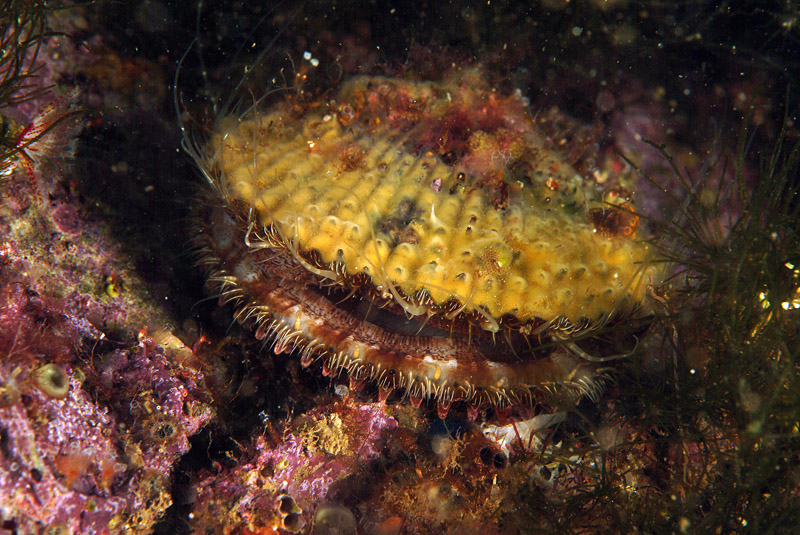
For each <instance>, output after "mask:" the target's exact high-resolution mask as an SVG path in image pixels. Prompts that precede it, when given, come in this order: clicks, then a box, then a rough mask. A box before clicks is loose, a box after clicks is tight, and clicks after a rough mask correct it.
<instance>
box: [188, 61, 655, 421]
mask: <svg viewBox="0 0 800 535" xmlns="http://www.w3.org/2000/svg"><path fill="white" fill-rule="evenodd" d="M479 79H480V77H479V76H478V75H477V74H476V72H475V71H473V70H469V69H468V70H464V71H458V72H456V73H455V74H452V75H450V76H449V77H447V78H445V79H443V80H439V81H409V80H397V79H392V78H387V77H376V76H362V77H356V78H352V79H350V80H348V81H346V82H344V83H343V84H342V85H341V87H340V88H339V90H338V93H337V94H336V95H335V97H334V98H333V99H330V100H327V101H320V102H315V103H312V104H309V105H307V106H306V108H305V109H304V110H302V111H300V112H299V113H298V110H297V109H296V108H293V107H292V106H291V105H289V104H283V105H281V104H279V105H277V106H275V107H273V108H271V109H268V110H266V111H263V112H262V111H261V110H258V109H256V108H254V109H253V110H251V111H250V112H249V113H247V114H245V115H244V116H241V117H233V118H223V119H222V120H220V121H219V125H218V129H217V130H216V132H215V133H214V134H213V135H212V137H211V139H210V140H209V142H208V144H207V146H206V148H205V154H204V156H203V157H200V158H199V163H200V164H201V166H202V168H203V171H204V174H205V175H206V176H207V177H209V178H210V180H211V182H212V185H213V187H214V192H215V195H216V196H217V198H218V199H220V200H221V201H222V204H219V203H218V202H217V203H213V202H208V199H207V200H206V202H204V207H203V208H200V209H199V210H198V213H197V218H198V228H199V231H200V232H199V238H198V244H199V246H200V249H201V251H202V253H201V256H202V263H203V264H204V265H205V266H206V267H207V268H208V269H209V272H210V274H211V281H212V282H213V283H215V284H216V285H217V286H218V287H219V288H220V292H221V296H222V297H223V298H224V299H225V300H229V301H237V302H238V304H239V306H240V308H239V312H238V314H237V317H238V318H239V319H240V320H242V321H243V322H246V323H248V322H252V323H253V324H254V327H255V329H256V337H257V338H259V339H264V338H267V337H271V338H272V339H273V340H274V346H273V348H274V350H275V352H276V353H282V352H284V351H287V350H290V349H293V348H298V349H299V350H300V351H301V353H302V355H301V358H302V360H301V362H302V363H303V364H304V365H306V366H307V365H309V364H311V362H313V361H314V360H315V359H317V358H319V359H321V360H322V361H323V373H325V374H326V375H332V374H338V373H340V372H342V371H345V372H347V373H348V374H349V376H350V380H351V384H353V385H354V386H360V385H361V384H363V382H364V380H365V379H372V380H375V381H377V382H378V384H379V387H380V388H381V393H380V396H381V398H382V399H385V397H386V396H388V395H389V393H390V392H391V391H392V390H394V389H397V388H399V389H403V390H405V395H407V396H408V397H409V398H410V400H411V402H412V404H414V405H415V406H416V405H419V404H420V403H421V400H422V399H423V398H425V397H429V396H436V397H437V398H438V403H439V407H438V408H439V412H440V414H446V413H447V411H448V409H449V407H450V405H451V403H452V402H453V401H455V400H459V399H463V400H466V401H467V402H468V405H469V406H470V407H472V408H473V409H474V408H476V407H479V406H480V405H482V404H484V403H490V404H493V405H496V406H504V405H508V404H512V403H516V402H529V401H530V400H531V399H532V398H534V397H537V396H539V397H545V398H546V397H549V396H550V395H552V394H553V393H556V392H566V393H567V394H569V395H572V394H578V395H580V394H586V393H588V394H595V393H596V391H597V386H596V381H595V377H596V373H597V370H598V368H599V367H600V365H601V364H602V363H603V362H605V361H607V360H609V359H612V358H615V357H616V356H618V355H617V353H619V354H626V353H627V352H629V351H630V350H631V348H632V345H631V340H632V337H628V339H627V341H624V342H620V343H617V342H612V343H609V344H605V345H603V344H600V343H599V342H598V340H599V338H598V337H596V336H595V334H596V333H598V332H599V331H601V330H604V329H605V328H606V327H609V326H612V325H619V324H622V323H626V322H628V320H630V319H631V318H640V317H642V316H644V315H645V313H646V308H647V307H646V304H645V299H646V292H645V290H646V287H647V285H648V284H650V283H652V282H653V281H654V280H655V279H657V278H658V273H657V270H656V268H654V267H653V266H652V265H651V263H650V254H651V253H650V251H649V249H648V246H647V245H646V244H645V243H643V242H642V241H640V240H637V239H636V225H637V223H638V221H637V218H636V216H635V212H634V211H633V209H632V208H630V205H628V204H626V205H624V206H623V205H620V206H617V205H610V204H609V203H608V202H606V201H605V199H604V195H605V194H606V193H607V192H604V191H602V189H601V188H600V187H599V186H598V185H597V184H595V183H594V182H592V181H589V180H586V179H584V178H583V177H582V176H581V175H580V174H579V173H578V172H576V171H575V170H574V169H573V168H572V166H571V165H570V164H569V163H567V162H566V161H565V160H564V159H563V158H562V157H561V156H560V155H559V154H558V153H557V152H554V151H552V150H550V149H549V148H548V146H547V144H546V143H545V141H544V140H543V139H542V138H541V137H540V136H539V135H538V134H537V132H536V130H535V128H534V127H533V124H532V121H531V119H530V118H529V116H528V115H527V114H526V111H525V107H524V105H523V103H522V101H521V99H520V98H519V97H518V96H516V95H512V96H508V97H502V96H500V95H498V94H497V93H496V92H495V91H492V90H491V89H490V88H488V87H487V86H485V85H484V84H483V83H482V82H480V80H479ZM606 212H608V214H611V215H603V214H605V213H606ZM598 214H600V215H599V216H598ZM612 220H613V221H612ZM598 221H599V222H600V223H603V224H600V223H598ZM636 328H637V327H634V329H636ZM579 339H588V340H589V341H588V342H584V344H583V347H579V345H578V344H577V343H576V340H579Z"/></svg>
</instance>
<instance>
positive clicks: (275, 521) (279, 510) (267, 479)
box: [190, 402, 398, 533]
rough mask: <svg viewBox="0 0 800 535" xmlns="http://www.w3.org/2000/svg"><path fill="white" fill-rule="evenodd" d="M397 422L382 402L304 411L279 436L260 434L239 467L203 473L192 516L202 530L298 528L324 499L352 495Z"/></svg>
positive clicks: (251, 531) (198, 528) (244, 531)
mask: <svg viewBox="0 0 800 535" xmlns="http://www.w3.org/2000/svg"><path fill="white" fill-rule="evenodd" d="M397 425H398V424H397V421H396V420H395V419H394V418H392V417H390V416H388V415H387V414H386V413H385V412H384V406H383V405H382V404H379V403H374V404H367V405H355V404H353V405H351V404H349V403H347V402H345V403H344V404H335V405H333V406H328V407H322V408H317V409H314V410H312V411H310V412H308V413H306V414H304V415H302V416H301V417H299V418H297V419H296V420H295V421H294V422H292V424H291V426H290V427H289V428H287V434H285V435H284V436H283V437H282V438H281V440H280V441H279V442H277V443H273V442H271V441H270V440H269V439H268V438H266V437H264V436H258V437H257V438H256V440H255V441H254V444H253V445H252V447H251V449H250V451H249V453H246V454H245V459H244V460H242V461H241V462H240V463H239V464H238V465H237V466H235V467H234V468H230V469H223V468H222V467H221V466H218V467H217V468H218V472H217V473H216V474H208V473H207V474H205V475H204V476H201V477H200V479H199V481H198V482H197V484H196V495H195V498H194V504H193V509H192V513H191V515H190V518H191V519H192V520H193V523H194V528H195V530H196V531H197V532H204V531H203V530H204V529H205V530H206V531H205V532H208V531H207V530H211V531H212V532H219V533H221V532H225V533H229V532H231V533H233V532H236V533H239V532H241V533H254V532H256V533H257V532H260V531H259V530H264V531H263V532H265V533H266V532H268V531H267V530H268V529H270V528H272V529H275V528H281V529H285V530H289V531H294V530H297V529H299V528H300V527H301V526H302V525H304V524H306V523H307V522H309V521H310V519H311V518H312V516H313V510H314V507H316V506H317V504H319V503H324V502H326V501H332V500H336V499H341V498H343V497H344V496H346V495H347V490H346V489H347V481H348V478H349V477H351V476H354V475H357V474H358V473H359V471H360V470H363V469H364V468H365V467H367V466H368V464H369V462H370V461H372V460H374V459H376V458H378V456H379V455H380V453H381V450H382V448H383V446H384V444H385V441H386V440H387V439H388V438H389V436H390V434H391V432H392V431H394V430H395V429H396V428H397ZM288 429H290V430H291V431H289V430H288ZM290 499H291V503H292V504H294V509H293V511H289V510H287V503H289V502H288V500H290ZM234 518H235V519H236V520H233V519H234ZM237 530H238V531H237Z"/></svg>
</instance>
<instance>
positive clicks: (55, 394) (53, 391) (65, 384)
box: [34, 363, 69, 399]
mask: <svg viewBox="0 0 800 535" xmlns="http://www.w3.org/2000/svg"><path fill="white" fill-rule="evenodd" d="M34 380H35V381H36V386H37V387H38V388H39V390H41V391H42V392H44V393H45V394H47V395H48V396H50V397H51V398H56V399H63V398H65V397H67V394H68V393H69V377H68V376H67V374H66V372H65V371H64V370H63V369H62V368H61V367H60V366H58V365H56V364H52V363H51V364H45V365H44V366H42V367H41V368H39V369H37V370H36V371H35V372H34Z"/></svg>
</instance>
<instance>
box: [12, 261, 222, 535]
mask: <svg viewBox="0 0 800 535" xmlns="http://www.w3.org/2000/svg"><path fill="white" fill-rule="evenodd" d="M0 274H2V276H3V278H4V279H5V280H6V281H8V276H9V273H8V271H5V270H1V269H0ZM87 301H91V299H89V298H88V297H85V298H81V297H79V296H77V295H73V296H70V297H68V298H66V299H63V300H57V299H49V300H45V299H43V298H41V297H40V296H38V295H36V293H35V292H34V291H33V290H32V289H31V288H30V287H26V286H24V285H23V284H21V283H19V282H16V283H15V282H7V283H6V285H5V286H4V288H3V290H2V292H0V331H2V336H0V351H1V352H2V355H3V363H2V364H0V516H1V517H2V519H3V529H6V530H10V531H9V532H12V533H38V532H39V531H40V530H41V529H45V528H56V527H57V528H58V529H61V530H62V531H59V532H58V533H75V534H77V533H80V534H95V533H96V534H101V533H117V532H121V531H125V528H126V527H127V531H128V532H130V533H146V532H148V531H149V529H150V527H151V526H152V525H153V523H154V522H155V521H156V520H157V519H158V518H159V515H160V513H161V512H163V510H164V509H166V507H167V506H168V505H169V504H170V497H169V476H170V473H171V470H172V465H173V464H174V462H175V461H176V460H177V459H178V458H179V457H180V456H181V455H182V454H183V453H185V452H186V451H187V450H188V449H189V443H188V437H189V436H191V435H193V434H194V433H196V432H197V431H198V430H199V429H200V428H201V427H202V426H203V425H205V423H207V422H208V421H209V420H210V419H211V417H212V416H213V412H212V410H211V409H210V408H209V406H208V405H207V404H206V403H205V402H204V401H201V398H202V399H204V398H205V394H204V393H203V391H202V390H201V388H200V387H199V386H198V385H201V384H202V382H203V378H202V375H201V374H200V373H199V372H197V371H194V370H192V369H190V368H187V367H184V366H182V365H181V364H179V363H178V362H177V361H178V360H179V355H180V351H175V350H165V349H164V348H163V347H161V346H157V345H155V344H153V343H152V340H149V339H145V340H144V341H143V342H142V343H141V344H140V346H141V347H140V348H138V351H136V352H135V353H130V352H128V351H123V350H116V351H113V352H111V353H110V354H108V355H107V356H105V357H98V358H97V362H95V363H94V365H93V364H92V363H91V362H88V363H83V362H81V360H80V359H76V358H75V357H76V355H77V351H76V348H78V347H81V345H82V343H83V342H84V341H86V340H87V339H90V338H91V336H92V333H94V334H95V336H94V338H95V339H98V338H100V335H99V333H97V332H96V330H95V329H94V327H92V325H91V324H90V323H89V322H88V321H86V320H85V319H83V318H82V317H80V316H77V315H73V312H72V310H73V309H74V308H79V309H80V307H77V306H76V302H84V303H85V302H87ZM55 306H59V308H57V309H54V308H51V307H55ZM183 353H184V355H185V354H188V355H191V351H189V350H188V349H186V348H183ZM90 355H91V354H90ZM48 363H49V364H48ZM121 408H123V409H124V410H120V409H121ZM3 533H5V532H3Z"/></svg>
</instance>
